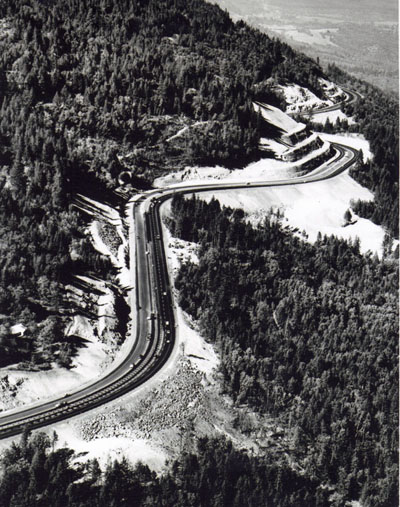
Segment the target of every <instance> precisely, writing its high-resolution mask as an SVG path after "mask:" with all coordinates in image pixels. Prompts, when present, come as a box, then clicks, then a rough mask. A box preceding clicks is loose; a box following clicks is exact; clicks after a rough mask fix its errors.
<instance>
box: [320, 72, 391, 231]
mask: <svg viewBox="0 0 400 507" xmlns="http://www.w3.org/2000/svg"><path fill="white" fill-rule="evenodd" d="M328 74H329V76H330V78H331V79H333V80H334V81H337V82H340V83H342V84H343V85H346V86H348V87H349V88H351V89H353V90H357V91H359V92H360V93H361V94H362V99H361V100H358V101H357V102H355V103H354V104H349V105H346V106H345V107H344V111H345V112H346V114H348V115H349V116H353V117H354V119H355V120H356V122H357V125H356V127H355V128H356V129H357V130H358V131H359V132H361V133H362V134H364V136H365V138H366V139H367V140H368V141H369V143H370V147H371V151H372V153H373V155H374V157H373V160H371V161H369V162H367V163H360V164H359V165H358V166H357V167H355V168H354V169H352V170H351V173H350V174H351V176H352V177H353V178H354V179H355V180H356V181H358V182H359V183H361V185H363V186H365V187H367V188H369V189H370V190H372V191H373V193H374V195H375V201H374V202H362V201H359V202H357V203H356V204H355V206H354V210H355V212H356V213H358V214H359V215H361V216H363V217H365V218H369V219H370V220H372V221H373V222H375V223H377V224H382V225H383V226H385V228H386V229H387V231H388V233H389V235H390V236H394V237H396V238H398V237H399V103H398V100H396V99H394V98H393V97H391V96H390V95H388V94H386V93H384V92H382V91H381V90H379V88H376V87H375V86H372V85H370V84H368V83H366V82H365V81H361V80H359V79H356V78H354V77H352V76H350V75H348V74H346V73H345V72H343V71H341V70H340V69H339V68H338V67H336V66H334V65H331V66H329V67H328Z"/></svg>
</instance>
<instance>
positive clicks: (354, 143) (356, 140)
mask: <svg viewBox="0 0 400 507" xmlns="http://www.w3.org/2000/svg"><path fill="white" fill-rule="evenodd" d="M317 134H318V136H319V137H320V138H321V139H325V141H329V142H330V143H341V144H346V145H347V146H351V147H352V148H355V149H356V150H361V151H362V152H363V161H364V162H367V161H368V160H372V157H373V155H372V152H371V148H370V144H369V141H367V140H366V139H365V137H364V136H363V134H340V135H339V134H325V133H324V132H318V133H317Z"/></svg>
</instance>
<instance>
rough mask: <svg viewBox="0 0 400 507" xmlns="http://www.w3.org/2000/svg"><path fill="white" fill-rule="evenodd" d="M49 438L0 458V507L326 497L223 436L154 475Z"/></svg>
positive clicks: (292, 504) (323, 501) (250, 502)
mask: <svg viewBox="0 0 400 507" xmlns="http://www.w3.org/2000/svg"><path fill="white" fill-rule="evenodd" d="M56 441H57V435H56V434H54V435H53V437H52V438H49V437H48V436H46V435H45V434H44V433H37V434H35V435H34V436H29V432H24V434H23V435H22V438H21V441H20V442H19V443H17V444H13V446H12V447H11V448H10V449H8V450H7V451H6V452H5V454H4V456H3V457H2V460H1V465H2V467H3V469H4V474H3V475H2V477H1V478H0V507H11V506H12V507H49V506H51V507H145V506H147V507H154V506H157V507H188V506H189V505H191V506H199V507H200V506H201V507H217V506H218V507H261V506H264V507H268V506H270V507H303V506H307V507H308V506H316V507H329V506H335V505H337V506H339V504H335V503H331V502H329V501H328V497H329V496H330V494H331V492H330V491H329V490H328V489H326V488H325V489H324V488H321V487H320V486H319V485H318V483H317V482H316V481H315V480H310V479H308V478H307V477H304V476H302V475H301V474H299V473H296V472H294V471H293V470H291V469H290V468H288V467H287V466H278V465H277V464H276V463H275V462H274V460H275V458H273V459H271V458H270V457H269V456H268V454H267V455H266V456H265V457H263V458H257V457H249V456H248V455H247V454H246V453H245V452H242V451H237V450H235V449H234V448H233V446H232V444H231V443H230V442H228V441H226V440H225V439H223V438H219V439H213V440H209V439H206V438H205V439H201V440H199V442H198V448H197V452H196V454H186V453H184V454H183V455H182V456H181V457H180V458H179V459H178V460H176V461H175V462H174V463H173V464H172V466H171V470H170V471H169V472H168V473H167V474H165V475H163V476H161V477H157V476H156V474H155V473H154V472H151V471H150V470H149V469H148V468H147V467H146V466H144V465H142V464H138V465H136V467H134V468H133V467H131V466H130V465H129V464H128V463H127V462H126V461H122V462H121V463H118V462H116V461H115V462H114V463H110V464H109V465H108V466H107V468H106V470H101V469H100V466H99V463H98V462H97V461H96V460H91V461H87V462H85V461H83V460H82V458H79V456H77V455H76V453H74V451H73V450H72V449H68V448H61V449H58V450H54V444H55V442H56Z"/></svg>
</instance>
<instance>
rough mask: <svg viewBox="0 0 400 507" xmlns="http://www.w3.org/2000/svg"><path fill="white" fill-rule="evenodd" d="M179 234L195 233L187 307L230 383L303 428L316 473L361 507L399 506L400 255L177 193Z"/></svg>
mask: <svg viewBox="0 0 400 507" xmlns="http://www.w3.org/2000/svg"><path fill="white" fill-rule="evenodd" d="M172 212H173V219H172V220H170V222H169V226H170V228H171V232H172V234H173V235H176V236H178V237H180V238H182V239H184V240H188V241H195V242H198V243H199V244H200V246H199V252H198V255H199V264H198V265H195V264H191V263H186V264H183V265H182V267H181V269H180V272H179V275H178V278H177V280H176V287H177V289H178V290H179V294H180V306H181V307H182V308H183V309H184V310H185V311H187V312H188V313H189V314H190V315H191V316H192V317H193V318H194V319H195V320H196V321H197V322H198V324H199V327H200V331H201V332H202V334H203V335H204V336H205V337H207V339H208V340H210V341H211V342H212V343H214V344H215V345H216V346H217V348H218V350H219V352H220V355H221V371H222V373H223V378H224V382H225V389H226V391H227V392H228V393H229V394H230V395H231V396H232V397H233V398H234V400H236V402H237V403H238V404H240V403H248V404H250V405H252V406H253V407H254V408H255V409H256V410H260V411H263V412H265V413H269V414H272V415H274V416H276V417H278V418H280V419H281V420H282V421H284V423H285V424H286V425H287V426H289V427H290V428H291V429H292V430H294V431H295V432H296V453H297V455H298V458H299V459H300V460H301V461H302V463H303V465H304V467H305V468H306V470H307V473H308V474H310V476H312V477H317V478H318V479H319V480H320V481H321V482H322V483H327V484H330V485H335V487H336V488H337V489H338V491H339V492H340V493H341V494H343V495H344V497H345V498H347V499H348V500H351V499H353V500H355V499H359V498H361V503H362V505H364V506H371V507H376V506H382V507H383V506H393V507H394V506H395V505H397V477H398V468H397V449H398V425H397V421H398V387H397V386H398V383H397V380H398V362H397V358H398V312H397V297H398V294H397V287H398V271H397V263H396V261H395V260H393V259H384V260H383V261H380V260H379V259H378V258H377V257H376V256H374V257H373V256H370V255H369V256H363V255H361V254H360V252H359V245H358V242H357V241H355V242H353V243H348V242H346V241H344V240H341V239H337V238H336V237H333V236H332V237H319V238H318V241H317V242H316V243H315V244H314V245H313V244H309V243H306V242H304V241H303V240H301V239H300V238H298V237H296V236H295V235H294V234H293V233H292V232H291V231H290V230H289V229H288V228H287V227H283V226H282V225H281V221H280V220H279V216H278V217H277V216H276V215H273V214H272V213H271V214H270V216H268V217H267V218H266V219H265V220H264V222H263V223H262V224H260V225H259V226H258V227H255V228H254V227H252V226H251V225H250V224H248V223H247V222H246V221H245V217H244V213H243V211H242V210H232V209H229V208H222V209H221V207H220V204H219V202H218V201H215V200H214V199H213V200H212V201H211V202H210V203H209V204H207V203H206V202H204V201H202V200H199V199H196V198H195V197H194V196H193V198H192V199H184V198H183V197H182V196H179V197H175V198H174V199H173V203H172Z"/></svg>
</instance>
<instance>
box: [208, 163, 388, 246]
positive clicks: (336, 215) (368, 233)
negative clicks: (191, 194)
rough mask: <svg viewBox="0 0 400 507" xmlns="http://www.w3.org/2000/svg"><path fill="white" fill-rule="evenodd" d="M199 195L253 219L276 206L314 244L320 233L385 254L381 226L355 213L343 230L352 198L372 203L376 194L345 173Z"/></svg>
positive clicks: (285, 221)
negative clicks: (275, 185)
mask: <svg viewBox="0 0 400 507" xmlns="http://www.w3.org/2000/svg"><path fill="white" fill-rule="evenodd" d="M198 196H199V197H200V198H202V199H206V200H210V199H211V198H212V197H213V196H214V197H215V198H216V199H218V200H219V201H220V202H221V204H224V205H226V206H231V207H233V208H243V209H244V210H245V211H246V212H247V213H249V214H250V218H251V217H256V218H257V220H261V219H262V217H263V216H265V214H266V213H267V212H268V210H269V209H270V208H271V207H273V208H277V209H280V210H281V212H283V213H284V215H285V218H284V223H287V224H288V225H290V226H292V227H294V228H298V229H299V230H300V231H303V230H304V231H305V232H306V234H307V235H308V240H309V241H310V242H314V241H315V240H316V239H317V235H318V232H321V233H322V234H323V235H324V234H326V235H328V236H329V235H331V234H333V235H335V236H338V237H341V238H344V239H351V240H353V241H354V240H355V238H356V237H358V238H359V239H360V250H361V252H363V253H366V252H368V251H371V252H373V253H374V252H376V253H378V255H380V256H381V255H382V242H383V238H384V234H385V232H384V230H383V228H382V227H380V226H378V225H376V224H374V223H372V222H370V221H369V220H366V219H363V218H359V217H357V216H356V215H355V214H353V218H354V223H352V224H351V225H348V226H346V227H343V215H344V213H345V211H346V210H347V209H349V208H350V207H351V204H350V201H351V200H352V199H354V200H357V199H362V200H364V201H371V200H373V194H372V193H371V192H370V191H369V190H367V189H366V188H364V187H362V186H361V185H359V184H358V183H357V182H356V181H354V180H353V179H352V178H351V177H350V176H349V174H348V171H345V172H343V173H341V174H339V175H338V176H336V177H335V178H331V179H329V180H325V181H318V182H312V183H307V184H305V185H289V186H285V187H269V188H251V189H246V188H243V189H235V190H224V191H221V192H216V191H213V192H202V193H199V194H198Z"/></svg>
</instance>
